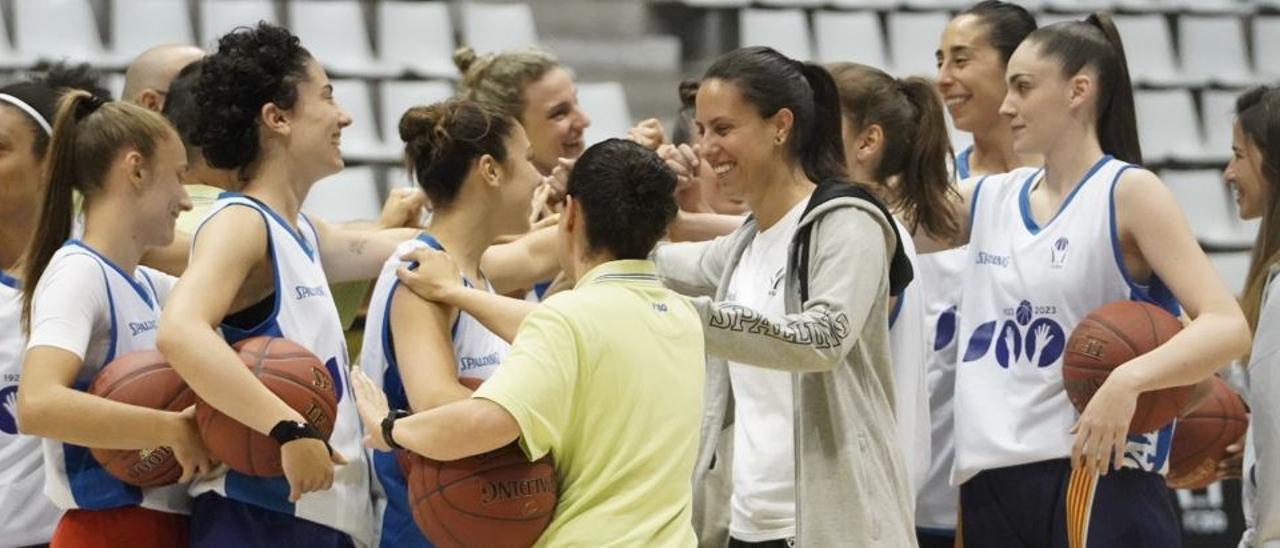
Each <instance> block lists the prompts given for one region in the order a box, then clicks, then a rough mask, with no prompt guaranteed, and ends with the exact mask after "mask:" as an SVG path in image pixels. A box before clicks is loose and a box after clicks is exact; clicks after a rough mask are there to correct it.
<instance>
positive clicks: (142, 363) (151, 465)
mask: <svg viewBox="0 0 1280 548" xmlns="http://www.w3.org/2000/svg"><path fill="white" fill-rule="evenodd" d="M89 393H90V394H93V395H95V396H99V397H102V398H106V399H109V400H111V401H118V402H120V403H127V404H130V405H137V406H139V407H146V408H149V409H163V410H165V411H182V410H183V409H186V408H188V407H191V406H192V405H194V404H195V400H196V396H195V393H194V392H192V391H191V389H190V388H187V383H186V382H184V381H183V380H182V377H180V376H178V372H177V371H174V370H173V368H172V367H169V362H168V361H167V360H165V359H164V356H163V355H161V354H160V353H159V352H156V351H154V350H144V351H139V352H130V353H128V354H125V355H123V356H120V357H118V358H116V359H114V360H111V363H108V364H107V365H106V366H105V367H103V368H102V369H101V370H100V371H98V376H97V377H94V379H93V384H91V385H89ZM89 453H91V454H92V455H93V458H94V460H97V461H98V463H99V464H101V465H102V468H103V469H104V470H106V471H107V473H108V474H111V476H112V477H114V478H116V479H118V480H120V481H123V482H125V483H127V484H129V485H136V486H138V487H156V486H160V485H169V484H171V483H176V482H177V481H178V478H181V477H182V465H180V464H178V459H177V458H175V457H174V456H173V450H172V449H170V448H168V447H152V448H150V449H142V450H128V451H125V450H117V449H96V448H90V449H89Z"/></svg>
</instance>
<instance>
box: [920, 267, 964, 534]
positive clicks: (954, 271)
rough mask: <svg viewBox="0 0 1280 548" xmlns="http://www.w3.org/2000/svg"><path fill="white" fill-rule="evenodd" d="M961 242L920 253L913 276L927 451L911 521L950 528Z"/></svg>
mask: <svg viewBox="0 0 1280 548" xmlns="http://www.w3.org/2000/svg"><path fill="white" fill-rule="evenodd" d="M968 255H969V251H968V249H967V248H964V247H962V248H958V249H948V250H946V251H939V252H937V253H927V254H924V255H920V256H919V257H918V258H917V259H916V267H917V268H916V271H915V272H916V279H917V280H918V281H919V282H920V289H921V291H920V292H921V298H922V299H923V300H924V322H925V326H926V334H925V364H926V365H925V382H926V385H927V386H928V390H929V392H928V394H929V420H930V422H931V425H932V428H931V435H930V440H929V447H930V449H931V450H932V452H933V455H932V461H931V462H930V463H929V472H928V474H926V479H925V482H924V486H923V487H922V488H921V489H920V494H919V495H918V496H917V497H916V527H917V528H923V529H940V530H943V531H951V530H954V529H955V528H956V515H957V512H958V510H959V508H958V507H959V503H960V490H959V489H957V488H955V487H953V486H952V485H951V464H952V461H953V460H954V458H955V441H954V438H955V430H954V428H953V426H954V424H953V419H952V399H953V398H954V396H955V392H956V346H957V345H956V338H957V337H956V330H957V327H958V325H957V319H958V317H959V316H958V314H957V312H958V310H959V305H960V299H961V290H962V284H963V283H964V271H965V263H966V262H967V261H966V259H967V258H968Z"/></svg>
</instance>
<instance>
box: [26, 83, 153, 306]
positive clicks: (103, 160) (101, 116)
mask: <svg viewBox="0 0 1280 548" xmlns="http://www.w3.org/2000/svg"><path fill="white" fill-rule="evenodd" d="M170 131H171V129H170V127H169V124H168V123H166V122H165V121H164V118H163V117H161V116H160V115H159V114H157V113H155V112H152V111H150V110H147V109H145V108H142V107H140V106H137V105H134V104H130V103H125V102H121V101H111V102H104V101H103V100H102V99H101V98H99V97H97V96H96V95H92V94H90V93H89V92H86V91H81V90H76V91H72V92H68V93H66V94H65V95H63V97H62V98H61V99H59V100H58V109H57V115H56V117H55V118H54V122H53V138H52V139H51V141H50V145H49V169H48V172H47V173H46V179H47V180H46V185H45V189H44V203H43V204H42V205H41V209H40V222H39V223H38V224H37V225H36V232H35V234H34V235H32V239H31V242H30V244H28V246H27V263H26V266H25V268H26V270H25V271H24V272H23V282H24V283H23V286H22V326H23V329H24V330H29V329H30V321H31V301H32V298H33V296H34V294H35V290H36V282H38V281H39V280H40V276H41V275H43V274H44V270H45V268H46V267H48V266H49V261H50V260H51V259H52V258H53V255H54V253H57V251H58V248H60V247H62V244H63V242H65V241H66V240H67V238H69V237H70V236H71V220H72V218H73V217H74V215H75V212H74V206H73V205H72V203H73V197H72V196H73V191H79V192H80V194H82V195H83V196H84V200H85V202H86V203H89V202H91V201H93V199H94V197H95V196H97V193H98V192H99V191H100V190H101V189H102V185H103V183H104V182H105V179H106V178H107V174H108V173H109V172H110V171H111V166H112V164H113V163H114V162H115V161H116V157H117V156H118V153H119V152H120V151H121V150H123V149H133V150H137V151H138V153H140V154H142V156H143V157H145V158H147V159H151V158H152V157H153V155H154V153H155V151H156V149H157V148H158V147H159V144H160V142H161V141H163V140H164V139H165V138H167V137H168V136H169V132H170Z"/></svg>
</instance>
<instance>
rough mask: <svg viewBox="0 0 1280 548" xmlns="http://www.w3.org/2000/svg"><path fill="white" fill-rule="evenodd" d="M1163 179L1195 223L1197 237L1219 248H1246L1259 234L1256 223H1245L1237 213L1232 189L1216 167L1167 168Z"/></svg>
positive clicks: (1189, 218) (1203, 242)
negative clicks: (1178, 169) (1224, 182)
mask: <svg viewBox="0 0 1280 548" xmlns="http://www.w3.org/2000/svg"><path fill="white" fill-rule="evenodd" d="M1161 179H1162V180H1163V181H1164V183H1165V184H1166V185H1168V187H1169V190H1171V191H1172V192H1173V195H1174V197H1175V198H1176V199H1177V200H1178V205H1180V206H1181V207H1182V212H1183V213H1184V214H1185V215H1186V216H1187V220H1188V221H1189V222H1190V223H1191V230H1192V232H1194V233H1195V235H1196V239H1197V240H1199V241H1200V243H1201V244H1202V245H1204V246H1205V247H1210V248H1215V249H1246V248H1248V247H1249V246H1250V245H1251V244H1252V243H1253V238H1254V236H1255V235H1256V234H1257V231H1258V226H1257V224H1256V223H1245V222H1243V221H1241V220H1240V218H1239V217H1238V216H1237V215H1236V205H1235V204H1234V203H1232V201H1231V192H1230V191H1229V190H1228V189H1227V187H1226V185H1225V184H1223V182H1222V172H1221V171H1219V170H1216V169H1199V170H1190V171H1174V170H1166V171H1164V172H1163V173H1162V174H1161Z"/></svg>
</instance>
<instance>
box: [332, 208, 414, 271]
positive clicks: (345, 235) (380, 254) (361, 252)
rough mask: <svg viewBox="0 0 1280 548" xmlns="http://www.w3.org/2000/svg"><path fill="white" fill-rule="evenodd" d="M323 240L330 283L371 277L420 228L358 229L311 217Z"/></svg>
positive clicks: (380, 269)
mask: <svg viewBox="0 0 1280 548" xmlns="http://www.w3.org/2000/svg"><path fill="white" fill-rule="evenodd" d="M308 219H310V220H311V223H312V224H313V225H315V227H316V236H317V237H318V238H319V240H320V259H321V262H322V263H323V264H324V273H325V277H327V278H328V279H329V283H341V282H353V281H358V280H371V279H374V278H377V277H378V274H379V273H380V272H381V271H382V263H384V262H386V260H387V257H390V256H391V254H392V253H395V250H396V246H398V245H400V243H401V242H404V241H405V240H411V239H413V238H415V237H417V235H418V229H416V228H390V229H385V230H358V229H349V228H343V227H340V226H335V225H331V224H329V223H327V222H324V221H321V220H319V219H314V218H310V217H308Z"/></svg>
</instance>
